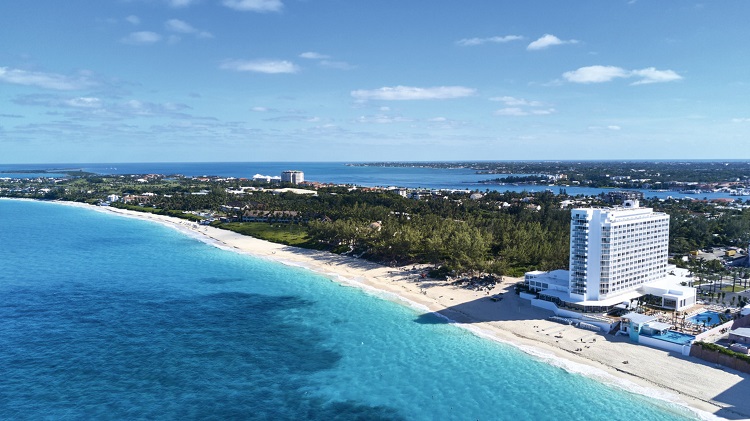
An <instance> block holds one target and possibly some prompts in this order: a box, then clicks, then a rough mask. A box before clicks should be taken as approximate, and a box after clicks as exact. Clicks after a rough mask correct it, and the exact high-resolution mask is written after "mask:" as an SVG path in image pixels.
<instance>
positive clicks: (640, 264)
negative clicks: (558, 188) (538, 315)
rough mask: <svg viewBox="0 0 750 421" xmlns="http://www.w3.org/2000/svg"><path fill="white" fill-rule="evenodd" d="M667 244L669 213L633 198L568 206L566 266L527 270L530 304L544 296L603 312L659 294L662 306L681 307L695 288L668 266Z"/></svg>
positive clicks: (693, 295) (562, 304) (691, 297)
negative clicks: (596, 205)
mask: <svg viewBox="0 0 750 421" xmlns="http://www.w3.org/2000/svg"><path fill="white" fill-rule="evenodd" d="M668 247H669V215H667V214H665V213H660V212H654V211H653V210H652V209H650V208H641V207H638V202H637V201H627V202H626V203H625V205H624V206H621V207H620V206H618V207H613V208H601V209H596V208H579V209H573V210H572V211H571V223H570V268H569V269H570V270H569V271H562V270H556V271H552V272H539V271H535V272H527V273H526V277H525V284H526V286H527V287H528V288H529V290H530V291H532V292H537V293H538V298H539V299H538V300H532V304H534V303H535V302H541V301H547V302H550V303H552V304H554V305H555V306H557V307H558V308H570V309H573V310H574V311H582V312H602V311H609V310H611V309H612V308H613V307H614V306H617V305H620V304H629V303H630V302H631V301H632V300H635V299H637V298H639V297H641V296H643V295H650V296H652V297H657V298H660V299H661V302H660V306H661V307H663V308H669V309H673V310H684V309H686V308H690V307H692V306H693V305H694V304H695V302H696V291H695V288H693V287H689V286H683V285H687V284H688V283H689V281H690V278H687V277H686V276H687V275H688V274H689V272H687V271H686V270H681V269H678V268H676V267H675V266H673V265H668V253H667V252H668ZM566 275H567V276H566ZM652 301H653V299H652ZM534 305H536V304H534ZM657 305H658V304H657Z"/></svg>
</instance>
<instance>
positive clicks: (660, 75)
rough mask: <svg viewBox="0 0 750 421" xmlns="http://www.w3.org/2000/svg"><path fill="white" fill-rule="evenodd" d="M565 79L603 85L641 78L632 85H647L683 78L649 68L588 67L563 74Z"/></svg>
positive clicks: (669, 72) (672, 73) (671, 71)
mask: <svg viewBox="0 0 750 421" xmlns="http://www.w3.org/2000/svg"><path fill="white" fill-rule="evenodd" d="M563 78H565V80H567V81H568V82H574V83H602V82H609V81H612V80H614V79H616V78H639V80H636V81H635V82H633V83H631V85H646V84H650V83H661V82H673V81H676V80H681V79H682V76H680V75H678V74H677V73H676V72H675V71H673V70H657V69H656V68H654V67H648V68H645V69H640V70H625V69H623V68H621V67H616V66H588V67H581V68H579V69H576V70H572V71H569V72H565V73H563Z"/></svg>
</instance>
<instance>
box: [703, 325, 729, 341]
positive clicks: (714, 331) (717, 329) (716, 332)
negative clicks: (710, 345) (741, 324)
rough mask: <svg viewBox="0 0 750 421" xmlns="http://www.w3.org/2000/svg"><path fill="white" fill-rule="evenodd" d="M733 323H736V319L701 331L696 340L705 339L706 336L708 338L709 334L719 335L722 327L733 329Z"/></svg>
mask: <svg viewBox="0 0 750 421" xmlns="http://www.w3.org/2000/svg"><path fill="white" fill-rule="evenodd" d="M732 323H734V321H729V322H726V323H724V324H721V325H718V326H715V327H713V328H712V329H709V330H707V331H705V332H701V333H700V334H698V335H697V336H696V337H695V340H696V341H703V340H705V339H706V338H708V337H709V336H713V335H719V334H721V330H722V329H726V330H729V329H731V328H732ZM708 342H710V341H708Z"/></svg>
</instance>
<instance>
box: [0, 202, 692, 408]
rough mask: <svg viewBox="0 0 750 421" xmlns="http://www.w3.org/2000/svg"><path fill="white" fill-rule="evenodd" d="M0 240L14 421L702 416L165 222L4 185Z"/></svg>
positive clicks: (0, 297) (0, 307)
mask: <svg viewBox="0 0 750 421" xmlns="http://www.w3.org/2000/svg"><path fill="white" fill-rule="evenodd" d="M0 244H1V245H2V252H1V253H0V419H3V420H14V419H34V420H36V419H54V420H57V419H129V420H130V419H222V420H223V419H249V420H254V419H258V420H261V419H262V420H268V419H273V420H356V419H359V420H514V421H520V420H684V419H693V418H694V417H693V416H692V415H691V413H689V412H688V411H687V410H686V409H684V408H681V407H677V406H675V405H671V404H669V403H666V402H663V401H659V400H656V399H653V398H650V397H647V396H643V395H638V394H635V393H630V392H627V391H625V390H623V389H622V388H619V387H615V386H612V385H606V384H603V383H600V382H598V381H596V380H594V379H592V378H588V377H586V376H583V375H580V374H575V373H572V372H569V371H566V370H564V369H563V368H561V367H560V366H558V365H555V364H550V363H549V362H548V361H547V362H545V361H543V360H540V359H537V358H535V357H532V356H530V355H528V354H526V353H524V352H522V351H520V350H518V349H516V348H514V347H513V346H510V345H507V344H501V343H496V342H493V341H491V340H488V339H483V338H481V337H478V336H476V335H474V334H472V333H471V332H469V331H467V330H465V329H461V328H458V327H456V326H454V325H451V324H446V323H442V322H441V321H440V320H439V319H437V317H436V318H435V323H429V322H428V323H425V322H424V320H425V316H424V314H423V313H424V312H423V311H420V310H418V309H415V308H411V307H409V306H406V305H403V304H399V303H397V302H394V301H391V300H389V299H386V298H383V297H378V296H376V295H373V294H371V293H367V292H364V291H362V290H360V289H357V288H353V287H350V286H345V285H342V284H340V283H337V282H334V281H332V280H330V279H328V278H326V277H324V276H321V275H318V274H315V273H312V272H309V271H307V270H305V269H303V268H297V267H291V266H286V265H282V264H277V263H272V262H268V261H266V260H262V259H257V258H253V257H251V256H246V255H242V254H238V253H235V252H232V251H229V250H223V249H220V248H217V247H214V246H212V245H209V244H206V243H204V242H201V241H199V240H198V239H195V238H192V237H190V236H187V235H185V234H183V233H180V232H178V231H176V230H174V229H172V228H169V227H166V226H163V225H159V224H155V223H150V222H147V221H141V220H135V219H129V218H123V217H119V216H115V215H110V214H106V213H102V212H95V211H93V210H88V209H81V208H76V207H70V206H62V205H59V204H52V203H44V202H32V201H16V200H0ZM427 320H428V321H429V316H428V317H427Z"/></svg>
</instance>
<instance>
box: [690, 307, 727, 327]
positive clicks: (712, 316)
mask: <svg viewBox="0 0 750 421" xmlns="http://www.w3.org/2000/svg"><path fill="white" fill-rule="evenodd" d="M687 321H688V322H690V323H692V324H694V325H698V326H704V325H705V326H706V327H713V326H717V325H720V324H721V318H720V317H719V313H717V312H715V311H704V312H702V313H698V314H696V315H694V316H690V317H688V318H687Z"/></svg>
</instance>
